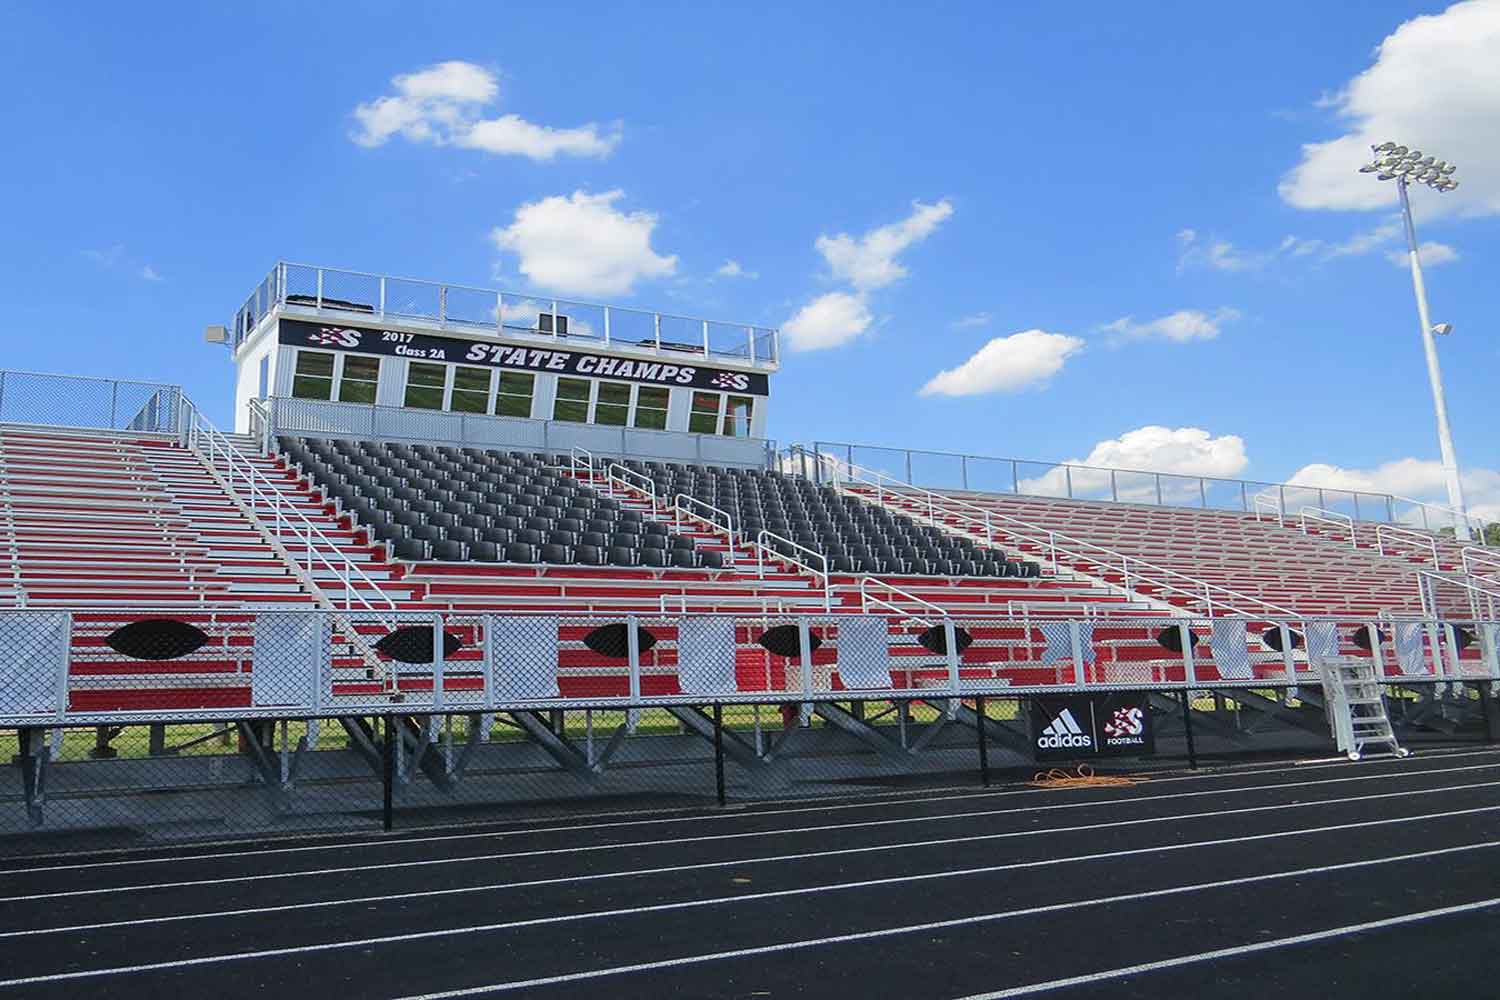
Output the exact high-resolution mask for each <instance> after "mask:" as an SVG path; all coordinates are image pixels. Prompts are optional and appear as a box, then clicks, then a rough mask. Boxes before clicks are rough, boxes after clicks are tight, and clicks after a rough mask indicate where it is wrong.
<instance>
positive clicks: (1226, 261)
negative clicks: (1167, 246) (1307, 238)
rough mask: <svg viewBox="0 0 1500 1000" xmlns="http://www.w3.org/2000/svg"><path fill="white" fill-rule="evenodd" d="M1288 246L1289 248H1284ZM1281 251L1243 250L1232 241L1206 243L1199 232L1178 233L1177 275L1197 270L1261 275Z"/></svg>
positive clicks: (1208, 241) (1182, 231)
mask: <svg viewBox="0 0 1500 1000" xmlns="http://www.w3.org/2000/svg"><path fill="white" fill-rule="evenodd" d="M1283 246H1285V244H1283ZM1278 252H1279V251H1277V250H1272V251H1248V250H1242V249H1240V248H1239V247H1237V246H1235V245H1234V244H1233V243H1231V242H1229V241H1228V240H1221V239H1218V238H1217V237H1214V238H1210V239H1202V238H1200V237H1199V235H1198V231H1197V230H1195V229H1183V230H1180V231H1179V232H1178V233H1177V272H1178V273H1179V274H1181V273H1182V272H1183V271H1186V270H1188V269H1189V268H1193V267H1207V268H1211V269H1212V270H1215V271H1231V272H1233V271H1258V270H1260V269H1261V268H1263V267H1265V266H1266V265H1267V264H1269V263H1271V261H1273V260H1275V259H1276V255H1277V253H1278Z"/></svg>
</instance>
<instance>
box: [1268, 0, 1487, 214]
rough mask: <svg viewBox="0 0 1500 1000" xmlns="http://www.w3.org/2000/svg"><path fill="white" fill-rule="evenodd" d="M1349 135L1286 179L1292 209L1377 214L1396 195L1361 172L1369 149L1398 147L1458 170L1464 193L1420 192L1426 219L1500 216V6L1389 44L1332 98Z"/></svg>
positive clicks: (1413, 29) (1319, 148) (1481, 7)
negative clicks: (1499, 119)
mask: <svg viewBox="0 0 1500 1000" xmlns="http://www.w3.org/2000/svg"><path fill="white" fill-rule="evenodd" d="M1326 103H1327V106H1328V107H1330V108H1332V109H1333V111H1334V113H1335V114H1336V115H1337V117H1338V118H1339V119H1341V120H1342V121H1343V122H1344V123H1346V127H1347V129H1348V131H1346V132H1345V133H1344V134H1343V135H1340V136H1338V137H1336V138H1334V139H1330V140H1327V141H1325V142H1313V143H1308V144H1306V145H1304V146H1303V147H1302V161H1301V162H1300V163H1299V164H1298V165H1297V166H1296V167H1294V168H1293V169H1292V170H1291V171H1289V172H1288V173H1287V174H1286V175H1285V176H1284V177H1283V178H1282V180H1281V183H1280V186H1279V191H1280V193H1281V197H1282V199H1283V200H1285V201H1286V202H1287V203H1288V204H1291V205H1294V206H1296V207H1297V208H1306V209H1355V210H1362V209H1371V208H1380V207H1382V206H1385V205H1389V204H1392V203H1393V202H1394V201H1395V200H1396V191H1395V188H1394V186H1393V185H1391V184H1390V183H1380V182H1378V181H1376V180H1374V179H1373V178H1372V177H1370V176H1367V175H1362V174H1359V173H1357V172H1356V171H1357V170H1358V168H1359V166H1360V164H1362V163H1365V162H1368V161H1369V159H1370V155H1371V154H1370V147H1371V146H1372V145H1375V144H1377V143H1381V142H1386V141H1394V142H1399V143H1405V144H1407V145H1409V146H1412V147H1414V148H1418V149H1422V150H1424V151H1426V152H1428V153H1431V154H1433V155H1436V156H1438V157H1441V158H1443V159H1446V160H1449V161H1450V162H1453V163H1457V164H1458V166H1459V170H1458V173H1457V174H1456V175H1455V179H1457V180H1458V181H1459V182H1460V184H1459V187H1458V189H1457V190H1455V191H1453V192H1450V193H1448V194H1444V195H1443V196H1442V197H1440V198H1439V197H1434V196H1431V195H1429V194H1425V193H1423V192H1422V191H1421V190H1420V189H1419V190H1418V191H1416V192H1414V193H1415V194H1417V195H1419V196H1421V197H1422V198H1423V200H1424V201H1425V202H1426V203H1427V204H1425V205H1424V206H1423V211H1424V212H1436V211H1444V212H1460V213H1464V214H1470V215H1493V214H1497V213H1500V130H1497V129H1496V128H1495V124H1494V123H1495V109H1496V107H1500V3H1495V2H1494V0H1469V2H1466V3H1457V4H1454V5H1453V6H1451V7H1449V8H1448V9H1447V10H1446V11H1444V12H1442V13H1441V14H1435V15H1430V16H1423V17H1415V18H1412V19H1411V20H1409V21H1406V22H1405V23H1403V24H1402V25H1400V26H1399V27H1398V28H1396V30H1395V31H1393V32H1392V33H1391V34H1390V35H1389V36H1387V37H1386V39H1385V40H1384V41H1382V42H1381V43H1380V45H1379V47H1378V48H1377V49H1376V52H1375V61H1374V63H1373V64H1372V65H1371V66H1370V67H1369V68H1368V69H1366V70H1365V71H1364V72H1362V73H1360V74H1359V75H1358V76H1356V77H1355V78H1354V79H1352V80H1350V81H1349V82H1348V83H1347V84H1345V85H1344V86H1343V88H1342V89H1340V90H1339V91H1338V92H1337V93H1335V94H1333V95H1332V96H1331V97H1329V98H1327V101H1326Z"/></svg>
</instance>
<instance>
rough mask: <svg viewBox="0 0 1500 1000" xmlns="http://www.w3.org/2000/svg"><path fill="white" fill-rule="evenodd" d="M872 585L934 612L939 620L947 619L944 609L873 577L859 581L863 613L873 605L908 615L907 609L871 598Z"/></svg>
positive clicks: (919, 619) (926, 623)
mask: <svg viewBox="0 0 1500 1000" xmlns="http://www.w3.org/2000/svg"><path fill="white" fill-rule="evenodd" d="M872 583H873V584H875V585H876V586H879V587H883V588H884V589H886V590H888V591H890V592H891V593H892V594H895V595H896V596H898V597H902V598H905V599H906V600H908V601H911V602H912V603H913V604H917V605H920V606H921V607H923V608H926V609H927V610H928V611H932V612H934V613H935V614H936V615H937V616H938V617H939V618H947V617H948V614H949V613H948V611H947V610H946V609H945V608H943V607H941V606H939V605H936V604H933V603H932V602H931V601H926V600H923V599H922V598H920V597H918V596H917V595H916V594H912V593H909V592H907V591H905V590H902V589H901V588H900V587H897V586H896V585H895V584H892V583H887V582H886V581H885V580H882V579H880V578H879V577H874V576H865V577H861V578H860V581H859V606H860V609H861V610H863V611H868V610H869V608H870V605H871V603H874V604H878V605H880V606H881V607H884V608H887V609H889V610H891V611H894V612H896V613H897V614H902V615H910V609H909V608H903V607H900V606H898V605H896V604H893V603H891V602H890V601H887V600H885V599H884V598H882V597H874V596H871V594H870V591H869V587H870V584H872ZM912 617H913V620H914V621H917V622H919V623H921V624H923V625H931V624H933V623H932V622H931V621H929V620H927V619H925V618H917V617H915V616H912Z"/></svg>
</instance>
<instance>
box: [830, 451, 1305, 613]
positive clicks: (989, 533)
mask: <svg viewBox="0 0 1500 1000" xmlns="http://www.w3.org/2000/svg"><path fill="white" fill-rule="evenodd" d="M814 457H815V459H821V460H824V461H828V462H831V463H832V464H833V466H834V468H835V470H836V472H837V473H838V474H839V475H843V473H844V471H845V470H848V471H849V472H856V471H857V472H858V473H861V474H863V475H865V476H871V477H875V478H874V479H873V480H867V481H866V485H873V486H875V487H876V489H877V491H879V490H882V489H884V488H885V487H884V486H883V484H882V482H881V480H890V481H891V482H893V483H896V484H897V485H898V489H897V490H895V491H894V492H899V493H916V494H922V495H925V496H926V498H927V501H928V510H929V514H928V518H929V520H932V521H936V520H937V518H936V516H935V511H936V509H937V505H938V504H939V503H941V504H942V506H943V513H944V514H945V515H953V514H954V513H956V512H955V511H953V510H952V508H951V506H949V505H950V504H957V505H960V506H962V507H967V508H969V509H971V510H975V511H978V512H979V513H981V514H982V515H984V517H983V519H982V522H981V523H983V524H984V526H985V539H986V542H987V543H988V544H990V545H993V544H994V541H993V527H992V524H991V522H990V518H991V516H993V517H995V518H998V519H999V520H1000V521H1001V522H1004V523H1005V524H1006V525H1017V526H1019V527H1020V528H1021V529H1022V530H1021V531H1017V530H1015V529H1014V528H1012V527H1007V528H1006V529H1005V531H1006V534H1007V535H1010V536H1012V537H1015V538H1020V539H1022V540H1023V541H1028V542H1030V543H1031V544H1033V545H1041V546H1044V547H1045V548H1046V549H1047V551H1048V552H1049V553H1050V555H1049V561H1050V562H1051V563H1052V564H1053V566H1054V567H1055V566H1056V565H1057V557H1058V555H1059V554H1061V555H1064V556H1067V557H1070V558H1073V559H1082V560H1084V561H1086V562H1093V563H1097V564H1100V565H1101V566H1102V567H1103V568H1106V569H1112V568H1113V567H1110V566H1108V565H1107V564H1105V563H1103V562H1102V561H1101V560H1100V559H1099V558H1098V557H1096V556H1094V555H1087V554H1084V553H1083V552H1080V551H1070V550H1069V549H1067V548H1063V547H1061V546H1059V545H1058V542H1059V541H1061V542H1063V543H1064V544H1065V545H1068V546H1074V547H1076V548H1078V549H1082V550H1088V551H1091V552H1097V553H1101V554H1103V555H1104V556H1106V557H1108V558H1111V559H1118V560H1119V561H1120V567H1119V568H1120V570H1121V572H1122V573H1123V576H1124V580H1123V586H1124V589H1125V590H1127V591H1128V590H1131V589H1132V587H1131V580H1132V577H1134V578H1135V582H1136V583H1137V584H1141V583H1145V584H1149V585H1151V586H1154V587H1159V588H1161V589H1163V590H1165V591H1167V592H1169V593H1174V594H1179V595H1182V596H1185V597H1190V598H1192V599H1193V600H1195V601H1198V600H1201V601H1203V602H1204V604H1205V605H1206V606H1207V610H1208V614H1209V615H1212V614H1213V613H1214V595H1216V594H1219V595H1223V596H1225V597H1228V598H1229V599H1230V600H1232V601H1236V602H1243V603H1245V604H1248V605H1258V606H1259V609H1262V610H1265V611H1269V612H1271V613H1273V614H1276V615H1278V616H1287V617H1292V618H1295V617H1297V612H1295V611H1291V610H1289V609H1287V608H1283V607H1281V606H1279V605H1276V604H1272V603H1271V602H1270V601H1266V600H1262V599H1261V598H1258V597H1251V596H1250V595H1248V594H1241V593H1238V592H1237V591H1233V590H1230V589H1229V588H1228V587H1221V586H1219V585H1218V584H1214V583H1209V582H1207V581H1206V580H1198V579H1196V578H1194V577H1191V576H1188V575H1187V574H1186V573H1182V572H1179V571H1178V570H1174V569H1168V568H1167V567H1165V566H1157V565H1155V564H1154V563H1150V562H1147V561H1146V560H1144V559H1140V558H1138V557H1133V556H1127V555H1125V554H1124V553H1121V552H1116V551H1114V550H1113V549H1107V548H1105V547H1104V546H1102V545H1098V544H1095V543H1094V542H1089V541H1085V540H1084V539H1081V538H1074V537H1072V536H1069V535H1065V534H1063V533H1061V532H1058V531H1052V530H1049V529H1047V528H1043V527H1041V526H1039V525H1034V524H1030V523H1028V522H1026V521H1022V520H1021V519H1020V518H1015V517H1011V516H1010V515H1008V514H1002V513H1000V512H998V511H990V510H986V509H985V508H983V507H980V506H978V505H976V504H972V503H970V502H968V501H967V500H962V499H960V498H958V497H953V496H948V495H946V494H941V493H934V492H933V491H932V490H929V489H925V488H924V487H921V486H914V485H912V484H911V483H903V482H901V480H899V479H896V477H894V476H891V475H889V474H887V473H884V472H878V471H876V470H873V469H865V468H862V467H861V466H858V465H852V464H850V463H848V462H844V461H841V460H839V459H836V458H834V457H833V456H831V455H821V454H815V456H814ZM848 478H851V479H854V480H855V481H856V482H857V481H859V480H858V478H857V477H855V476H849V477H848ZM877 503H879V504H880V505H881V506H882V507H884V506H886V504H885V503H884V501H883V498H881V495H880V494H879V493H877ZM959 516H960V517H964V518H967V519H968V520H970V521H975V520H978V519H976V518H974V517H973V516H972V515H963V514H960V515H959ZM1025 531H1029V532H1033V533H1038V532H1039V533H1041V536H1042V537H1037V536H1036V535H1035V534H1032V535H1027V534H1024V533H1023V532H1025ZM1132 569H1133V570H1134V572H1133V573H1132ZM1143 570H1144V571H1145V572H1144V573H1143V572H1142V571H1143ZM1146 573H1159V574H1164V575H1166V576H1168V577H1173V578H1175V579H1180V580H1185V581H1187V582H1188V583H1189V584H1191V585H1192V588H1193V589H1186V588H1184V587H1179V586H1177V585H1175V584H1173V583H1170V582H1166V581H1163V580H1160V579H1152V578H1151V577H1149V576H1146V575H1145V574H1146ZM1219 609H1220V610H1224V611H1237V612H1239V613H1241V614H1248V613H1250V612H1247V611H1245V610H1244V609H1243V608H1239V607H1236V606H1235V605H1234V604H1226V603H1225V602H1223V601H1221V602H1220V604H1219Z"/></svg>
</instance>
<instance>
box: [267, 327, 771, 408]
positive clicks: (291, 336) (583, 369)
mask: <svg viewBox="0 0 1500 1000" xmlns="http://www.w3.org/2000/svg"><path fill="white" fill-rule="evenodd" d="M277 339H278V340H279V341H280V342H281V343H283V344H288V345H292V346H295V347H316V348H318V349H320V350H325V351H353V352H355V353H358V354H385V355H389V356H391V357H395V358H411V359H412V360H413V361H444V362H448V363H450V364H459V365H487V366H489V367H491V368H510V369H515V370H518V371H528V372H551V373H553V374H556V375H573V376H579V377H582V378H604V379H619V380H621V381H625V382H646V383H649V384H651V385H665V386H687V387H690V388H693V389H719V390H722V391H725V392H741V393H746V394H748V395H752V396H765V395H768V394H769V393H770V391H771V390H770V380H769V379H768V378H767V377H766V375H765V374H764V373H762V372H736V371H729V370H728V369H724V368H709V367H707V366H705V365H701V364H698V363H697V362H696V360H695V358H694V355H693V353H692V352H688V351H684V352H682V356H681V357H680V358H671V357H670V356H669V355H663V356H664V357H667V358H668V360H655V359H649V358H622V357H619V356H617V355H613V354H594V353H592V352H589V351H574V350H563V349H562V345H565V344H566V343H567V341H566V339H565V338H560V339H559V340H558V342H557V344H558V346H555V347H537V346H530V347H527V346H523V345H521V344H502V343H499V342H497V341H491V340H461V339H459V338H458V337H434V336H430V335H429V334H425V333H406V332H404V331H401V330H380V329H374V330H372V329H369V328H367V327H360V326H339V325H335V324H325V323H308V322H305V321H303V320H299V319H284V320H282V321H281V326H280V329H279V330H278V335H277ZM699 356H701V352H700V353H699Z"/></svg>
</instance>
